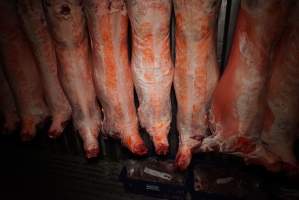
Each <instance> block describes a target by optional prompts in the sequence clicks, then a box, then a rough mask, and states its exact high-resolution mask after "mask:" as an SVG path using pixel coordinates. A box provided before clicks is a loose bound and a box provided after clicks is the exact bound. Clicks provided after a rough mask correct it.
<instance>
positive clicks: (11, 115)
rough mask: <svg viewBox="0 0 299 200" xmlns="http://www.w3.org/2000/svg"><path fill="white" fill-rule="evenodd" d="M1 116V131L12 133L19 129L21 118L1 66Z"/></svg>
mask: <svg viewBox="0 0 299 200" xmlns="http://www.w3.org/2000/svg"><path fill="white" fill-rule="evenodd" d="M0 115H1V117H2V118H3V124H1V131H3V132H4V133H11V132H13V131H15V130H16V129H17V126H18V124H19V121H20V119H19V116H18V113H17V108H16V104H15V99H14V97H13V94H12V91H11V88H10V86H9V85H8V82H7V78H6V77H5V74H4V71H3V66H1V65H0Z"/></svg>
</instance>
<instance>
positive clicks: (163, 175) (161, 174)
mask: <svg viewBox="0 0 299 200" xmlns="http://www.w3.org/2000/svg"><path fill="white" fill-rule="evenodd" d="M144 173H146V174H148V175H151V176H155V177H158V178H162V179H165V180H168V181H170V180H171V179H172V176H171V175H170V174H167V173H165V172H159V171H157V170H154V169H150V168H147V167H145V168H144Z"/></svg>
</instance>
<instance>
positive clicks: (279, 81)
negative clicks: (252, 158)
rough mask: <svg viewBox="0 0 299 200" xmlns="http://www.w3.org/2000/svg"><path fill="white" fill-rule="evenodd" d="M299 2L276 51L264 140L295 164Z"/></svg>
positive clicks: (288, 165)
mask: <svg viewBox="0 0 299 200" xmlns="http://www.w3.org/2000/svg"><path fill="white" fill-rule="evenodd" d="M298 12H299V3H298V2H297V5H296V6H294V7H293V14H292V16H291V17H290V21H289V24H288V26H287V28H286V29H285V31H284V34H283V36H282V39H281V40H280V43H279V45H278V47H277V49H276V51H275V54H274V59H273V62H272V66H273V74H272V77H271V80H270V83H269V91H268V96H267V103H268V105H269V107H270V109H268V110H267V113H266V119H265V124H264V130H263V133H262V141H263V142H264V143H265V144H266V145H267V148H268V149H269V150H270V151H271V152H273V153H274V154H275V155H277V156H278V157H279V159H280V161H281V162H283V163H284V168H286V170H291V169H294V168H296V166H297V161H296V158H295V155H294V142H295V140H296V134H297V133H298V130H299V80H298V77H299V24H298V21H299V15H298Z"/></svg>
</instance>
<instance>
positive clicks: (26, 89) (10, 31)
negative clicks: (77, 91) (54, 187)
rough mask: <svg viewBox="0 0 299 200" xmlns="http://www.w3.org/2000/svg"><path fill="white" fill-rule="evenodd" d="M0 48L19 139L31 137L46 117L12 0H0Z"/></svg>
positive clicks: (31, 61)
mask: <svg viewBox="0 0 299 200" xmlns="http://www.w3.org/2000/svg"><path fill="white" fill-rule="evenodd" d="M0 34H1V37H0V43H1V44H0V48H1V54H2V58H3V62H4V69H5V72H6V75H7V78H8V82H9V84H10V86H11V88H12V91H13V94H14V97H15V100H16V105H17V109H18V113H19V115H20V118H21V123H22V130H21V138H22V140H24V141H28V140H31V139H32V138H33V137H34V136H35V134H36V126H37V125H38V124H40V123H41V122H43V121H44V120H45V119H46V118H47V117H48V108H47V106H46V103H45V102H44V99H43V90H42V87H41V81H40V77H39V74H38V71H37V66H36V62H35V60H34V56H33V53H32V50H31V48H30V46H29V42H28V41H27V38H26V36H25V35H24V33H23V32H22V30H21V26H20V21H19V18H18V16H17V10H16V2H15V1H14V0H3V1H0Z"/></svg>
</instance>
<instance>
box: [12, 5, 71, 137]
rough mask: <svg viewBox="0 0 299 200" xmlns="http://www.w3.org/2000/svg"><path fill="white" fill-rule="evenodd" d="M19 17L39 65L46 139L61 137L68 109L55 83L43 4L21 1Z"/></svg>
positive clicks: (68, 116)
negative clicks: (47, 114) (47, 124)
mask: <svg viewBox="0 0 299 200" xmlns="http://www.w3.org/2000/svg"><path fill="white" fill-rule="evenodd" d="M18 13H19V16H20V19H21V22H22V25H23V28H24V31H25V33H26V35H27V36H28V39H29V41H30V43H31V47H32V49H33V53H34V55H35V58H36V61H37V64H38V65H37V66H38V69H39V72H40V76H41V80H42V83H43V88H44V91H45V99H46V103H47V105H48V107H49V111H50V115H51V117H52V124H51V127H50V129H49V136H50V137H54V138H55V137H58V136H59V135H60V134H61V133H62V131H63V129H64V125H65V123H66V121H68V120H69V119H70V116H71V107H70V105H69V103H68V101H67V99H66V96H65V94H64V92H63V90H62V88H61V86H60V83H59V80H58V75H57V61H56V55H55V49H54V45H53V42H52V39H51V36H50V34H49V31H48V26H47V22H46V19H45V14H44V10H43V6H42V1H40V0H20V1H18Z"/></svg>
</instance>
